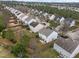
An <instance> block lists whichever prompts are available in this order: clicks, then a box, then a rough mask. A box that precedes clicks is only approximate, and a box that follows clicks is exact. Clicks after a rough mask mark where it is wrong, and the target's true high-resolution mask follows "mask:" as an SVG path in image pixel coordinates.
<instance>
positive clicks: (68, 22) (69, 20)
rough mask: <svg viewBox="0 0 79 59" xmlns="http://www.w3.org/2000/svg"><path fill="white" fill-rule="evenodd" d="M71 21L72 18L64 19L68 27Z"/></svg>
mask: <svg viewBox="0 0 79 59" xmlns="http://www.w3.org/2000/svg"><path fill="white" fill-rule="evenodd" d="M72 21H73V19H72V18H66V19H65V20H64V22H65V24H67V25H70V24H71V23H72Z"/></svg>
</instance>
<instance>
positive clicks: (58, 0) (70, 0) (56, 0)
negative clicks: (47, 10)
mask: <svg viewBox="0 0 79 59" xmlns="http://www.w3.org/2000/svg"><path fill="white" fill-rule="evenodd" d="M3 1H4V0H3ZM5 1H12V0H5ZM13 1H26V2H27V1H30V2H79V0H13Z"/></svg>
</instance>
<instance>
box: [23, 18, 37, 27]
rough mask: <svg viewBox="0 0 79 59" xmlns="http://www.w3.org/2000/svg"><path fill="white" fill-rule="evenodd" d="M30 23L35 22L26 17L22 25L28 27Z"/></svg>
mask: <svg viewBox="0 0 79 59" xmlns="http://www.w3.org/2000/svg"><path fill="white" fill-rule="evenodd" d="M32 22H36V20H35V19H32V18H30V17H28V18H26V19H25V21H24V24H25V25H28V26H29V24H30V23H32Z"/></svg>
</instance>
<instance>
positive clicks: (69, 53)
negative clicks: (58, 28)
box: [53, 29, 79, 58]
mask: <svg viewBox="0 0 79 59" xmlns="http://www.w3.org/2000/svg"><path fill="white" fill-rule="evenodd" d="M67 36H68V38H62V37H59V39H58V40H56V42H55V43H54V46H53V49H55V50H56V51H57V52H58V53H59V54H60V55H61V57H64V58H72V57H75V56H76V55H77V54H78V53H79V29H78V31H75V32H69V33H67Z"/></svg>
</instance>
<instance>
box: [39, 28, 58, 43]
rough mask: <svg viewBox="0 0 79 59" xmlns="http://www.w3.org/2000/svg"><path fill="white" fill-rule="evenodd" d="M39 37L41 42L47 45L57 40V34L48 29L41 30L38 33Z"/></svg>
mask: <svg viewBox="0 0 79 59" xmlns="http://www.w3.org/2000/svg"><path fill="white" fill-rule="evenodd" d="M38 34H39V37H40V38H41V39H42V41H44V42H46V43H48V42H51V41H52V40H55V39H57V37H58V33H57V32H56V31H53V30H51V29H50V28H43V29H41V30H40V31H39V32H38Z"/></svg>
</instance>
